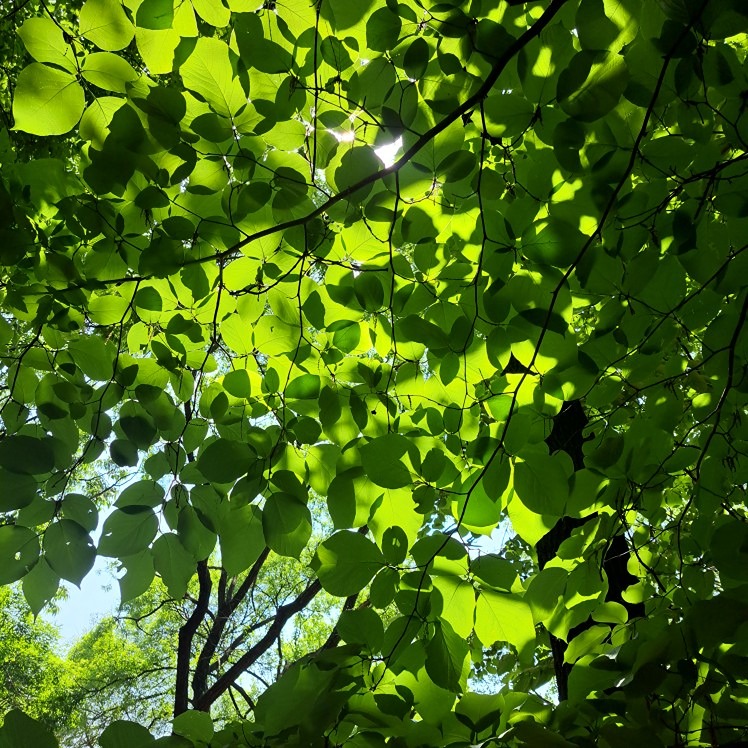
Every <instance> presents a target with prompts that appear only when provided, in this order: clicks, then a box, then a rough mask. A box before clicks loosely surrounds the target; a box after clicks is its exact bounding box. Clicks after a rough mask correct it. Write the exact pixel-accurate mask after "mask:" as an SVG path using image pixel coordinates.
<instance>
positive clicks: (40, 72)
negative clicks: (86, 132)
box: [13, 62, 86, 135]
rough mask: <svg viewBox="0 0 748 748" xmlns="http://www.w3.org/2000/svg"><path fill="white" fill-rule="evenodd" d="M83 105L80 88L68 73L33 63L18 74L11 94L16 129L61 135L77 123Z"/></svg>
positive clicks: (34, 133) (33, 132)
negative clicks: (14, 88)
mask: <svg viewBox="0 0 748 748" xmlns="http://www.w3.org/2000/svg"><path fill="white" fill-rule="evenodd" d="M85 106H86V101H85V97H84V95H83V89H82V88H81V87H80V85H79V84H78V81H77V80H76V79H75V76H74V75H72V74H71V73H66V72H63V71H62V70H56V69H55V68H51V67H49V66H48V65H42V64H41V63H39V62H32V63H31V64H30V65H29V66H28V67H26V68H24V69H23V70H22V71H21V74H20V75H19V76H18V81H17V83H16V90H15V93H14V96H13V117H14V119H15V123H16V124H15V127H16V129H17V130H23V131H24V132H28V133H31V134H32V135H64V134H65V133H67V132H70V130H72V129H73V128H74V127H75V125H77V124H78V120H79V119H80V118H81V114H83V110H84V108H85Z"/></svg>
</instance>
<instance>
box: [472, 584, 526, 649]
mask: <svg viewBox="0 0 748 748" xmlns="http://www.w3.org/2000/svg"><path fill="white" fill-rule="evenodd" d="M475 633H476V636H477V637H478V638H479V639H480V640H481V642H482V643H483V645H484V646H486V647H490V646H492V645H494V644H496V643H497V642H508V643H509V644H512V645H514V647H516V649H517V652H518V654H519V656H520V659H521V660H523V661H525V662H526V661H528V659H529V660H530V661H532V646H531V645H533V644H534V643H535V624H534V622H533V618H532V613H531V612H530V606H529V605H528V604H527V603H526V602H525V601H524V600H522V599H520V598H519V597H517V596H516V595H512V594H509V593H504V592H493V591H492V590H487V589H482V590H480V591H479V593H478V597H477V600H476V604H475Z"/></svg>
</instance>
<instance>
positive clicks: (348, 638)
mask: <svg viewBox="0 0 748 748" xmlns="http://www.w3.org/2000/svg"><path fill="white" fill-rule="evenodd" d="M336 628H337V630H338V633H339V634H340V638H341V639H342V640H343V641H344V642H347V643H348V644H363V645H364V646H366V647H367V648H368V649H369V650H370V651H371V652H378V651H379V649H380V647H381V646H382V642H383V640H384V625H383V623H382V619H381V617H380V616H379V614H378V613H377V612H376V611H374V610H372V609H371V608H358V609H357V610H344V611H343V612H342V613H341V614H340V618H339V619H338V623H337V626H336Z"/></svg>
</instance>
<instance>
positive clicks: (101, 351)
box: [68, 335, 115, 382]
mask: <svg viewBox="0 0 748 748" xmlns="http://www.w3.org/2000/svg"><path fill="white" fill-rule="evenodd" d="M68 350H69V351H70V353H71V354H72V356H73V358H74V359H75V363H76V365H77V366H78V368H79V369H80V370H81V371H82V372H83V373H84V374H85V375H86V376H87V377H89V378H90V379H93V380H94V381H97V382H108V381H109V380H110V379H111V378H112V376H113V375H114V356H115V349H114V347H113V346H107V344H106V343H105V342H104V341H103V340H102V339H101V338H100V337H98V336H97V335H90V336H86V337H83V338H80V339H78V340H73V341H71V342H70V344H69V346H68Z"/></svg>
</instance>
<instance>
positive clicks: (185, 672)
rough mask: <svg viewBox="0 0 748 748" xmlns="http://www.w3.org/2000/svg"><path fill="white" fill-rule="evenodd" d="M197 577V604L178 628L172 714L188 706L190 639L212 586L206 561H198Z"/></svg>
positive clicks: (195, 629)
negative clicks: (198, 587) (198, 588)
mask: <svg viewBox="0 0 748 748" xmlns="http://www.w3.org/2000/svg"><path fill="white" fill-rule="evenodd" d="M197 579H198V582H199V584H200V593H199V595H198V598H197V605H195V609H194V610H193V611H192V615H191V616H190V617H189V618H188V619H187V621H186V622H185V623H184V625H183V626H181V627H180V629H179V639H178V644H177V676H176V683H175V688H174V716H175V717H176V716H178V715H180V714H181V713H182V712H186V711H187V708H188V706H189V698H188V684H189V677H190V657H191V655H192V640H193V639H194V637H195V632H196V631H197V628H198V626H199V625H200V624H201V623H202V621H203V619H204V618H205V614H206V613H207V612H208V605H209V604H210V592H211V588H212V586H213V584H212V582H211V579H210V571H209V569H208V562H207V561H198V563H197Z"/></svg>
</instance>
